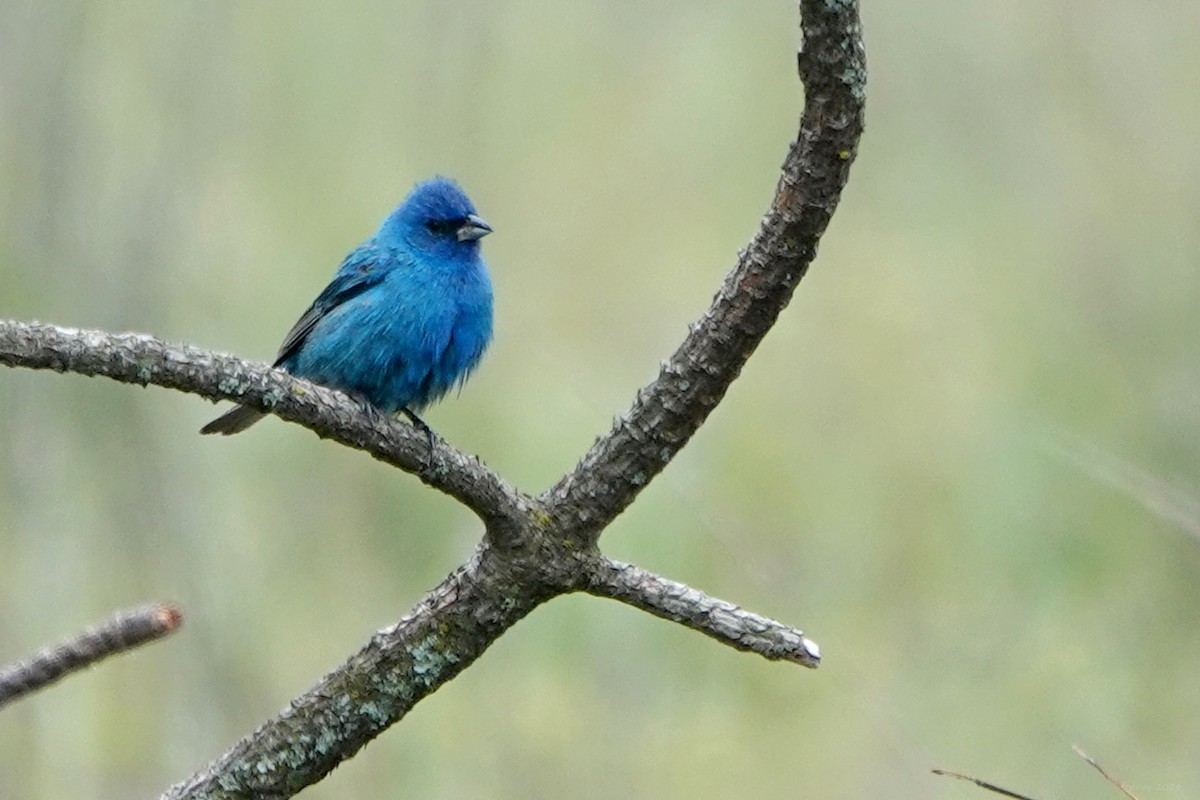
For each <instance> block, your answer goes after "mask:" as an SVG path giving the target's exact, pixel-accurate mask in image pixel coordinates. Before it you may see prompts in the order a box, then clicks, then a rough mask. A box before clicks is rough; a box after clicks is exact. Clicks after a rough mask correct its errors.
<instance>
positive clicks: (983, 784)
mask: <svg viewBox="0 0 1200 800" xmlns="http://www.w3.org/2000/svg"><path fill="white" fill-rule="evenodd" d="M931 772H933V774H934V775H946V776H947V777H950V778H958V779H959V780H960V781H970V782H971V783H973V784H975V785H976V786H978V787H979V788H980V789H987V790H988V791H989V792H995V793H996V794H1002V795H1004V796H1005V797H1013V798H1016V800H1034V798H1032V797H1030V796H1029V795H1025V794H1018V793H1017V792H1014V791H1012V790H1011V789H1005V788H1004V787H1003V786H997V785H996V784H994V783H988V782H987V781H983V780H980V779H979V778H972V777H971V776H970V775H963V774H962V773H961V772H951V771H950V770H948V769H935V770H931Z"/></svg>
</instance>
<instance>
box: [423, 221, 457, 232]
mask: <svg viewBox="0 0 1200 800" xmlns="http://www.w3.org/2000/svg"><path fill="white" fill-rule="evenodd" d="M460 224H461V222H460V221H459V220H454V219H431V220H428V221H426V223H425V228H426V230H428V231H429V232H430V233H432V234H434V235H435V236H446V235H448V234H451V233H454V232H455V231H456V230H458V227H459V225H460Z"/></svg>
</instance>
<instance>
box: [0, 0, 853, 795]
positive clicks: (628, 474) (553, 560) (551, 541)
mask: <svg viewBox="0 0 1200 800" xmlns="http://www.w3.org/2000/svg"><path fill="white" fill-rule="evenodd" d="M800 5H801V15H802V18H801V30H802V33H803V36H804V41H805V46H804V50H803V52H802V53H801V54H800V56H799V68H800V75H801V79H802V81H803V83H804V88H805V95H806V101H805V108H804V113H803V116H802V118H801V124H800V133H799V136H798V138H797V141H796V142H795V143H794V144H793V145H792V147H791V149H790V151H789V153H788V156H787V158H786V159H785V161H784V164H783V173H782V176H781V177H780V180H779V184H778V188H777V191H776V194H775V199H774V202H773V203H772V205H771V208H770V210H769V211H768V212H767V214H766V216H765V217H764V218H763V221H762V224H761V227H760V230H759V232H758V234H757V235H756V236H755V237H754V239H753V240H752V241H751V242H750V244H749V246H748V247H747V249H746V250H745V251H744V252H743V253H742V254H741V255H740V257H739V259H738V261H737V264H736V266H735V267H734V269H733V271H732V272H730V274H729V275H728V276H727V277H726V279H725V281H724V283H723V284H722V286H721V288H720V290H719V291H718V292H717V295H716V297H715V298H714V300H713V303H712V306H711V307H710V308H709V310H708V311H707V312H706V313H705V314H704V315H703V316H702V317H701V318H700V320H699V321H698V322H696V323H695V324H694V325H693V326H692V328H691V331H690V333H689V335H688V336H687V338H686V339H685V340H684V342H683V343H682V344H681V345H680V347H679V349H678V350H677V351H676V352H675V354H674V355H673V356H672V357H671V358H670V359H669V360H668V361H667V362H666V363H665V364H664V366H663V368H662V371H661V373H660V375H659V376H658V378H657V379H656V380H655V381H654V382H653V383H651V384H650V385H649V386H647V387H645V388H644V389H642V390H641V391H640V392H639V393H638V395H637V398H636V399H635V401H634V403H633V405H632V407H631V408H630V410H629V411H628V412H627V413H626V414H625V416H624V417H622V418H621V419H620V420H619V421H618V422H617V423H616V424H615V425H614V427H613V428H612V430H611V431H609V433H608V434H606V435H605V436H604V437H602V438H601V439H600V440H598V441H597V443H596V444H595V445H594V446H593V447H592V448H591V450H590V451H589V452H588V453H587V454H586V455H584V457H583V459H582V460H581V461H580V462H579V464H578V466H576V467H575V469H574V470H572V471H571V472H570V473H569V474H567V475H566V476H565V477H563V478H562V480H560V481H559V482H558V483H557V484H556V485H555V486H554V487H552V488H550V489H549V490H547V491H546V492H544V493H542V494H541V495H540V496H539V497H537V498H536V499H535V498H531V497H529V496H528V495H525V494H522V493H520V492H518V491H517V490H515V489H514V488H512V487H511V486H509V485H508V484H507V483H505V482H504V481H503V480H502V479H501V478H499V477H498V476H497V475H496V474H495V473H493V472H492V471H491V470H489V469H487V467H485V466H484V465H483V464H481V463H480V462H479V461H478V459H475V458H471V457H468V456H466V455H464V454H463V453H461V452H459V451H458V450H456V449H454V448H453V447H450V446H449V445H447V444H446V443H444V442H440V441H439V442H438V443H437V444H436V446H435V447H434V449H433V452H432V453H428V452H427V448H426V441H425V438H424V437H423V436H421V435H419V434H416V433H415V432H414V431H413V430H412V429H411V428H410V427H409V426H408V425H404V424H401V423H399V422H397V421H395V420H393V419H391V418H388V417H385V416H383V415H381V414H380V413H379V412H377V411H375V410H374V409H371V408H369V407H365V406H363V405H362V404H360V403H358V402H356V401H354V400H353V399H351V398H349V397H347V396H345V395H343V394H341V393H339V392H336V391H332V390H330V389H326V388H322V387H320V386H316V385H314V384H312V383H309V382H308V381H305V380H302V379H299V378H295V377H292V376H290V375H288V374H287V373H284V372H282V371H279V370H274V369H271V368H269V367H267V366H265V365H262V364H252V363H248V362H244V361H241V360H240V359H237V358H234V357H233V356H227V355H222V354H216V353H210V352H207V351H204V350H200V349H197V348H194V347H190V346H186V345H171V344H166V343H163V342H161V341H159V340H157V339H153V338H151V337H148V336H138V335H113V334H108V333H103V332H99V331H78V330H69V329H64V328H57V327H55V326H51V325H42V324H37V323H16V322H0V364H6V365H9V366H22V367H31V368H35V369H55V370H58V371H60V372H77V373H80V374H85V375H103V376H106V377H109V378H113V379H114V380H119V381H124V382H127V383H138V384H142V385H145V384H151V383H152V384H156V385H159V386H165V387H168V388H174V389H178V390H181V391H185V392H191V393H193V394H198V395H201V396H203V397H207V398H209V399H213V400H217V399H222V400H234V401H237V402H239V403H244V404H248V405H251V406H254V407H256V408H259V409H262V410H264V411H268V412H270V413H274V414H276V415H278V416H279V417H281V418H283V419H286V420H289V421H292V422H298V423H300V424H301V425H304V426H305V427H308V428H309V429H311V430H313V431H315V432H316V433H317V434H318V435H319V436H323V437H328V438H331V439H334V440H336V441H338V442H341V443H343V444H346V445H348V446H350V447H355V448H357V449H360V450H364V451H366V452H368V453H370V454H371V455H372V456H374V457H375V458H378V459H380V460H382V461H384V462H386V463H389V464H392V465H394V466H396V467H399V468H400V469H403V470H405V471H408V472H412V473H414V474H417V475H418V476H419V477H420V478H421V480H423V481H424V482H425V483H427V484H429V485H430V486H433V487H434V488H436V489H438V490H440V491H442V492H445V493H446V494H449V495H450V496H452V497H454V498H456V499H458V500H459V501H460V502H462V503H463V504H464V505H466V506H467V507H469V508H471V509H472V510H473V511H474V512H475V513H476V514H477V515H478V516H479V517H480V518H481V519H482V520H483V522H484V524H485V526H486V531H485V534H484V538H483V541H482V542H481V543H480V545H479V547H478V548H477V550H476V552H475V554H474V555H473V557H472V558H471V560H470V561H469V562H468V563H467V564H465V565H463V566H462V567H460V568H459V569H458V570H456V571H455V572H453V573H452V574H451V575H450V576H449V577H447V578H446V579H445V581H443V582H442V584H441V585H440V586H439V587H437V588H436V589H435V590H433V591H432V592H431V593H430V594H429V595H428V596H426V597H425V599H424V600H422V601H421V602H420V603H419V604H418V605H417V607H416V608H415V609H413V611H412V612H411V613H410V614H409V615H408V616H406V617H405V618H404V619H402V620H401V621H400V622H399V623H397V624H396V625H395V626H393V627H392V628H389V629H386V630H383V631H380V632H379V633H377V634H376V635H375V636H374V637H373V638H372V639H371V641H370V643H368V644H367V646H366V647H364V649H363V650H362V651H360V652H359V653H358V654H356V655H355V656H353V657H352V658H351V659H350V660H349V661H347V662H346V663H345V664H344V665H342V666H341V667H340V668H338V669H337V670H335V671H334V672H332V673H330V674H329V675H328V676H326V677H325V678H324V679H323V680H322V681H321V682H320V683H319V684H318V685H317V686H316V687H314V688H313V689H312V690H311V691H309V692H308V693H306V694H305V695H303V696H302V697H300V698H298V699H296V700H295V701H293V702H292V704H291V706H290V707H289V708H288V709H287V710H286V711H285V712H284V713H283V714H281V715H280V716H278V717H276V718H275V719H273V720H270V721H268V722H267V723H265V724H264V725H262V726H261V727H260V728H259V729H258V730H257V731H255V732H254V733H253V734H251V735H250V736H248V737H246V738H245V739H243V740H242V741H241V742H239V743H238V744H237V745H235V746H234V748H233V749H231V750H230V751H229V752H228V753H227V754H226V755H224V756H222V757H221V758H220V759H218V760H217V761H216V762H214V763H212V764H210V765H209V766H207V767H205V768H204V769H203V770H201V771H200V772H199V773H197V775H196V776H194V777H193V778H191V779H189V780H188V781H186V782H184V783H182V784H179V785H177V786H175V787H173V788H172V789H171V790H170V791H169V792H168V793H167V794H166V795H164V797H167V798H173V799H178V798H201V797H202V798H246V797H272V798H283V797H290V796H291V795H293V794H295V793H296V792H297V791H299V790H300V789H302V788H303V787H304V786H307V785H309V784H311V783H313V782H315V781H317V780H319V779H320V778H321V777H323V776H324V775H325V774H327V773H328V772H329V771H330V770H331V769H333V768H334V767H335V766H336V765H337V764H338V763H340V762H341V761H342V760H344V759H346V758H349V757H350V756H352V755H353V754H354V753H355V752H357V751H358V750H359V749H360V748H361V747H362V746H363V745H364V744H366V743H367V742H368V741H370V740H371V739H372V738H374V737H375V736H377V735H378V734H379V733H380V732H381V731H383V730H384V729H386V728H387V727H388V726H390V725H392V724H393V723H395V722H396V721H398V720H400V719H402V718H403V717H404V715H405V714H407V712H408V710H409V709H411V708H412V707H413V706H414V705H415V704H416V703H417V702H419V701H420V700H421V699H422V698H423V697H425V696H427V695H428V694H430V693H431V692H433V691H435V690H436V689H437V688H438V687H440V686H441V685H443V684H444V683H446V682H447V681H449V680H450V679H452V678H453V677H454V676H455V675H457V674H458V673H459V672H461V671H462V670H463V669H465V668H466V667H467V666H468V665H470V664H471V663H472V662H473V661H474V660H475V659H476V658H478V657H479V656H480V655H481V654H482V653H483V652H484V651H485V650H486V649H487V648H488V647H489V646H490V645H491V643H492V642H494V641H495V640H496V639H497V638H499V637H500V636H501V635H502V634H503V633H504V631H506V630H507V629H508V628H509V627H511V626H512V625H514V624H516V622H517V621H518V620H520V619H521V618H522V617H523V616H524V615H525V614H527V613H529V612H530V611H531V610H533V609H534V608H535V607H537V606H538V605H539V604H541V603H543V602H545V601H546V600H548V599H550V598H552V597H555V596H557V595H559V594H564V593H567V592H575V591H585V592H589V593H592V594H596V595H599V596H604V597H611V598H613V599H617V600H620V601H622V602H625V603H628V604H630V605H634V606H636V607H638V608H641V609H643V610H646V611H649V612H650V613H653V614H655V615H657V616H660V617H663V618H665V619H669V620H673V621H675V622H679V623H680V624H683V625H686V626H688V627H691V628H693V629H695V630H698V631H700V632H702V633H705V634H707V635H709V636H711V637H713V638H715V639H717V640H718V641H721V642H723V643H725V644H728V645H730V646H732V647H736V648H739V649H742V650H748V651H752V652H755V653H759V654H760V655H763V656H765V657H767V658H774V659H783V660H789V661H792V662H795V663H799V664H803V665H805V666H810V667H811V666H816V664H817V663H818V661H819V658H820V655H819V650H818V649H817V646H816V644H815V643H813V642H812V641H810V640H808V639H806V638H805V637H804V635H803V634H802V633H801V632H800V631H799V630H796V629H794V628H790V627H788V626H786V625H783V624H781V623H778V622H775V621H773V620H769V619H766V618H764V617H760V616H758V615H755V614H752V613H750V612H747V611H744V610H742V609H740V608H738V607H737V606H734V605H732V604H730V603H726V602H723V601H720V600H715V599H713V598H710V597H708V596H707V595H705V594H703V593H702V592H699V591H696V590H694V589H691V588H689V587H687V586H684V585H683V584H680V583H676V582H674V581H671V580H668V579H666V578H662V577H659V576H656V575H653V574H651V573H648V572H646V571H645V570H642V569H640V568H638V567H634V566H631V565H627V564H621V563H619V562H615V561H610V560H608V559H606V558H605V557H603V556H602V555H601V554H600V553H599V551H598V549H597V545H596V543H597V540H598V538H599V536H600V534H601V533H602V531H603V530H604V528H605V527H606V526H607V525H608V523H610V522H611V521H612V520H613V519H614V518H615V517H616V516H617V515H618V514H620V512H621V511H622V510H623V509H625V508H626V507H627V506H628V505H629V504H630V503H631V502H632V501H633V500H634V498H635V497H636V496H637V494H638V493H639V492H640V491H641V489H642V488H644V487H645V486H646V485H647V484H648V483H649V482H650V481H651V480H652V479H653V478H654V477H655V476H656V475H657V474H658V473H659V472H661V471H662V469H663V468H664V467H665V466H666V464H667V463H669V462H670V461H671V459H672V458H674V456H675V455H676V454H677V453H678V452H679V450H680V449H681V448H682V447H683V446H684V445H685V444H686V443H687V442H688V440H689V439H690V438H691V436H692V435H693V434H694V433H695V432H696V430H697V429H698V428H699V427H700V425H701V424H702V423H703V422H704V420H705V419H706V418H707V416H708V414H709V413H711V411H712V410H713V409H714V408H715V407H716V405H717V404H718V403H719V402H720V400H721V398H722V397H723V396H724V394H725V391H726V390H727V389H728V388H729V386H730V384H731V383H732V382H733V381H734V379H735V378H736V377H737V375H738V374H739V372H740V371H741V368H742V366H743V365H744V364H745V362H746V360H747V359H748V358H749V357H750V355H751V354H752V353H753V352H754V349H755V348H756V347H757V346H758V343H759V342H760V341H761V340H762V338H763V336H764V335H765V334H766V332H767V331H768V330H769V329H770V327H771V326H772V325H773V324H774V322H775V320H776V318H777V317H778V315H779V313H780V312H781V311H782V309H783V308H784V307H785V306H786V305H787V303H788V301H789V300H790V298H791V296H792V292H793V291H794V290H795V288H796V285H797V283H798V282H799V281H800V279H801V278H802V277H803V275H804V273H805V271H806V270H807V268H808V265H809V264H810V263H811V262H812V259H813V257H814V256H815V254H816V246H817V242H818V240H819V238H820V236H821V234H822V233H823V232H824V230H825V227H826V225H827V224H828V222H829V219H830V217H831V215H832V214H833V212H834V209H835V208H836V207H837V203H838V199H839V197H840V193H841V189H842V187H843V186H844V184H845V182H846V180H847V178H848V174H849V167H850V164H851V162H852V161H853V159H854V155H855V152H856V148H857V142H858V138H859V136H860V135H861V132H862V126H863V90H864V82H865V64H864V58H863V48H862V42H861V38H860V30H859V21H858V5H857V2H855V0H801V4H800Z"/></svg>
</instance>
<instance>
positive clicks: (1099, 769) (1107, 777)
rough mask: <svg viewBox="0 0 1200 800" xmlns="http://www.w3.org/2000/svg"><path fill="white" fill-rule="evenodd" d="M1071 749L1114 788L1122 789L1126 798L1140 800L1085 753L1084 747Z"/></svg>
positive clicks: (1074, 745) (1073, 746)
mask: <svg viewBox="0 0 1200 800" xmlns="http://www.w3.org/2000/svg"><path fill="white" fill-rule="evenodd" d="M1071 749H1072V750H1074V751H1075V754H1076V755H1078V756H1079V757H1080V758H1082V759H1083V760H1084V761H1086V762H1087V763H1089V764H1091V765H1092V766H1093V767H1095V768H1096V771H1097V772H1099V773H1100V774H1101V775H1103V776H1104V780H1106V781H1108V782H1109V783H1111V784H1112V785H1113V786H1115V787H1117V788H1118V789H1120V790H1121V791H1122V792H1123V793H1124V794H1125V796H1126V797H1128V798H1129V800H1138V798H1137V796H1136V795H1135V794H1134V793H1133V792H1131V791H1129V787H1127V786H1126V785H1125V784H1124V783H1122V782H1121V781H1119V780H1117V779H1116V778H1115V777H1113V776H1112V775H1110V774H1109V772H1108V770H1106V769H1105V768H1104V767H1102V766H1100V764H1099V763H1098V762H1097V761H1096V759H1094V758H1092V757H1091V756H1089V755H1088V754H1087V753H1085V752H1083V748H1082V747H1080V746H1079V745H1077V744H1073V745H1071Z"/></svg>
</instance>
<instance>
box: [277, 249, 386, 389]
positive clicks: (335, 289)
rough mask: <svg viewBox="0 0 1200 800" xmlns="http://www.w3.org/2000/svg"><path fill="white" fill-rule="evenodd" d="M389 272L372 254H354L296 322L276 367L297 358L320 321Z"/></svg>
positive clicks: (347, 258)
mask: <svg viewBox="0 0 1200 800" xmlns="http://www.w3.org/2000/svg"><path fill="white" fill-rule="evenodd" d="M386 273H387V270H385V269H383V268H382V266H381V265H380V264H379V262H378V260H376V259H375V258H372V257H371V256H370V254H369V253H365V252H362V251H355V252H353V253H351V254H350V255H349V256H347V257H346V260H345V261H343V262H342V266H341V267H339V268H338V271H337V274H336V275H334V276H333V280H332V281H330V282H329V285H328V286H326V287H325V289H324V290H323V291H322V292H321V294H319V295H317V299H316V300H314V301H313V303H312V305H311V306H309V307H308V310H307V311H305V312H304V314H302V315H301V316H300V319H298V320H296V324H295V325H293V326H292V329H291V330H290V331H288V334H287V336H285V337H283V344H281V345H280V346H279V352H278V353H277V354H276V355H275V366H277V367H278V366H279V365H280V364H282V363H283V362H284V361H285V360H286V359H288V358H290V357H291V356H293V355H295V354H296V353H297V352H298V351H299V350H300V348H301V346H303V344H304V340H305V339H307V338H308V334H310V333H312V330H313V328H315V327H316V325H317V323H318V322H320V321H321V318H322V317H324V316H325V315H326V314H328V313H329V312H330V311H332V310H333V309H335V308H337V307H338V306H340V305H341V304H342V303H344V302H346V301H347V300H349V299H350V298H352V297H355V296H357V295H360V294H362V293H363V292H365V291H366V290H367V289H370V288H371V287H372V286H374V285H375V284H377V283H379V282H380V281H381V280H383V278H384V275H385V274H386Z"/></svg>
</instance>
